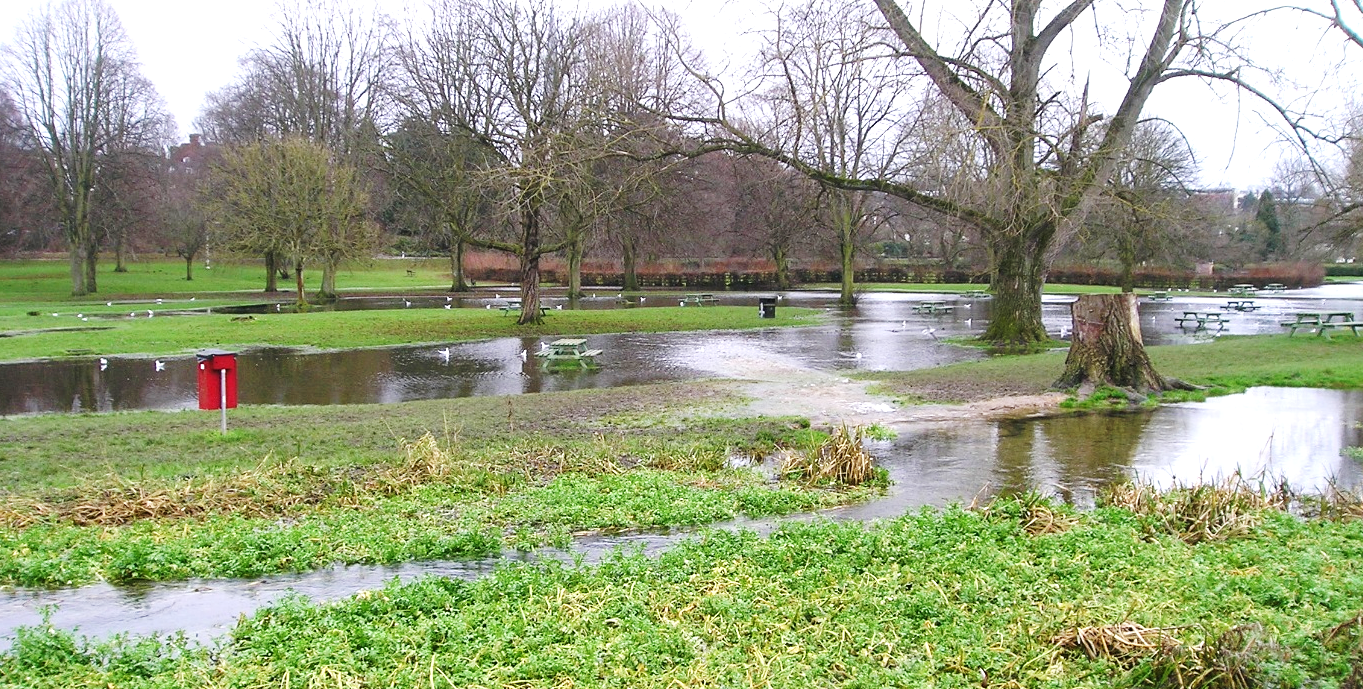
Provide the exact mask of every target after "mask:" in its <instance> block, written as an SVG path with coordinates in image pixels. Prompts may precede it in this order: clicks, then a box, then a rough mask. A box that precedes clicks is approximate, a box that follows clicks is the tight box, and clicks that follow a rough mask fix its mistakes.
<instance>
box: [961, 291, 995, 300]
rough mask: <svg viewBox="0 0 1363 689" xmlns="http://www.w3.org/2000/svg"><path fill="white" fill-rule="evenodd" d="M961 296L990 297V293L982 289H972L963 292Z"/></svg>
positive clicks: (970, 297) (967, 297)
mask: <svg viewBox="0 0 1363 689" xmlns="http://www.w3.org/2000/svg"><path fill="white" fill-rule="evenodd" d="M961 296H963V297H965V298H966V299H988V298H989V293H988V292H986V291H984V290H982V289H972V290H968V291H966V292H963V293H962V294H961Z"/></svg>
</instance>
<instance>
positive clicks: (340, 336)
mask: <svg viewBox="0 0 1363 689" xmlns="http://www.w3.org/2000/svg"><path fill="white" fill-rule="evenodd" d="M116 308H117V309H118V310H117V311H115V309H116ZM106 311H107V312H111V313H119V312H126V309H125V308H120V307H107V306H103V305H100V306H99V307H97V308H94V309H92V310H91V311H90V314H87V315H95V316H98V315H100V314H101V313H102V312H106ZM819 313H821V312H820V311H817V310H814V309H799V308H785V309H781V310H780V311H779V312H778V314H777V317H776V318H771V319H760V318H758V317H757V312H756V310H755V309H752V308H748V307H740V306H715V307H708V308H703V309H698V308H681V307H664V308H647V309H619V310H602V311H552V312H550V313H549V315H548V316H546V317H545V319H544V322H543V323H542V324H541V325H537V326H519V325H516V318H515V316H514V315H508V314H504V313H502V312H501V311H499V310H496V309H491V310H485V309H452V310H446V309H401V310H398V309H394V310H387V311H334V312H315V313H299V314H264V315H260V316H255V317H253V318H251V319H249V320H235V319H234V317H232V316H227V315H218V314H210V315H196V316H178V317H174V318H155V317H153V318H127V317H121V318H114V319H112V320H103V319H98V318H92V319H91V320H90V321H88V322H81V321H78V320H76V319H75V318H74V317H71V318H53V317H51V315H40V316H22V315H21V316H9V317H0V331H8V332H9V333H10V334H12V335H13V336H11V337H0V361H12V360H16V359H33V358H46V357H54V356H61V355H63V353H65V352H67V351H68V350H76V351H81V352H86V353H97V354H181V353H189V352H192V351H194V350H196V349H202V348H206V347H225V348H229V349H240V348H244V347H250V346H252V345H262V344H269V345H275V346H296V347H316V348H321V349H342V348H349V347H377V346H385V345H402V344H416V343H423V342H457V341H463V340H477V339H485V338H491V337H542V336H550V335H564V334H574V335H591V334H597V333H618V332H666V331H682V330H737V329H747V328H765V327H780V326H790V325H801V324H814V323H817V322H818V320H817V316H818V314H819ZM60 327H66V328H73V327H75V328H99V329H82V330H76V331H72V330H61V329H58V330H51V329H52V328H60Z"/></svg>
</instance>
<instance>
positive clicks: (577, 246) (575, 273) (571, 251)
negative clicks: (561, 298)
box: [568, 235, 586, 299]
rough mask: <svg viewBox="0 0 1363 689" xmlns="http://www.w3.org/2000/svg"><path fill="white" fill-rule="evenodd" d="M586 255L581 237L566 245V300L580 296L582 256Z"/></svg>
mask: <svg viewBox="0 0 1363 689" xmlns="http://www.w3.org/2000/svg"><path fill="white" fill-rule="evenodd" d="M584 253H586V251H585V249H584V247H583V246H582V237H581V236H580V235H579V236H578V238H577V239H576V240H574V241H573V242H572V243H570V244H568V298H569V299H577V298H578V297H580V296H582V255H583V254H584Z"/></svg>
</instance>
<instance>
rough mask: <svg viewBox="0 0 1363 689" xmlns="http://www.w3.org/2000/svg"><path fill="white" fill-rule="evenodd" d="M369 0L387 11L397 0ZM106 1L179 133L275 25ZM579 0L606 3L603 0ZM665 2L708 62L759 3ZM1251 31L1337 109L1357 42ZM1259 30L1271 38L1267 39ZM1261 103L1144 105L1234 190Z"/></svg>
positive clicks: (169, 6)
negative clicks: (1175, 128) (1170, 125)
mask: <svg viewBox="0 0 1363 689" xmlns="http://www.w3.org/2000/svg"><path fill="white" fill-rule="evenodd" d="M370 1H372V2H376V3H377V4H379V5H380V6H381V7H382V9H383V10H384V11H386V12H389V13H392V14H395V15H396V14H401V13H402V10H403V7H404V6H405V5H406V4H407V3H406V0H370ZM418 1H419V0H418ZM569 1H571V0H569ZM109 2H110V4H111V5H112V6H113V7H114V8H115V10H116V11H117V12H118V14H119V17H120V18H121V20H122V22H123V25H124V28H125V29H126V31H127V32H128V35H129V36H130V37H131V39H132V41H133V42H134V44H135V45H136V48H137V51H138V55H139V57H140V58H141V61H142V67H143V73H144V74H145V75H146V76H147V77H148V78H149V79H151V81H152V82H153V83H154V84H155V85H156V88H157V90H158V91H159V92H160V93H161V96H162V97H163V98H164V99H165V100H166V102H167V104H168V105H169V108H170V110H171V112H172V113H173V114H174V116H175V120H176V124H177V125H178V126H179V129H180V132H181V134H182V135H185V136H187V135H188V134H189V133H190V132H191V131H192V127H193V123H194V119H195V118H196V117H197V116H198V113H199V109H200V108H201V106H202V104H203V98H204V95H205V94H206V93H207V92H209V91H213V90H217V89H219V88H221V87H222V86H224V85H225V84H227V83H229V82H231V81H232V80H233V79H234V78H235V77H236V74H237V58H238V57H240V56H241V55H242V54H244V53H245V52H247V51H248V50H250V49H251V48H253V47H255V46H257V45H260V44H264V43H267V42H268V41H269V40H270V31H271V29H272V28H273V27H274V26H275V24H276V6H275V0H233V1H232V2H183V0H181V1H176V2H171V1H169V0H109ZM582 2H583V4H584V5H588V6H608V5H610V4H612V3H611V2H609V0H582ZM901 2H903V0H901ZM46 3H47V0H5V2H4V8H3V9H0V42H4V43H10V42H11V41H12V39H13V36H14V32H15V30H16V28H17V26H18V25H19V24H20V23H21V22H22V21H23V20H24V19H25V18H27V17H28V16H30V15H31V14H32V13H33V12H34V11H35V10H36V9H37V8H39V7H41V6H43V5H45V4H46ZM903 4H904V6H906V7H908V6H909V3H907V2H904V3H903ZM1212 4H1217V3H1212ZM1219 4H1223V5H1230V6H1231V7H1229V8H1228V11H1235V12H1240V11H1243V7H1244V5H1245V3H1243V2H1227V3H1219ZM667 5H668V6H669V7H670V8H671V9H673V11H676V12H678V13H679V14H680V15H681V16H682V17H683V19H684V20H686V21H687V23H688V26H689V27H690V30H691V32H692V34H693V35H695V36H696V38H697V42H698V43H699V44H700V45H701V47H702V48H703V49H705V50H706V52H707V54H709V55H710V56H711V59H712V61H717V60H718V59H719V58H718V56H716V55H714V53H715V52H717V51H721V50H726V49H729V48H732V47H733V46H737V45H743V44H745V43H746V42H747V40H746V39H744V38H742V36H741V35H740V33H739V32H740V31H741V30H742V29H743V28H744V27H745V26H752V25H753V24H754V23H755V22H757V21H760V20H761V18H762V17H763V16H764V14H765V10H764V9H763V8H764V7H765V6H766V5H765V4H764V3H762V2H760V1H758V0H680V1H679V2H670V3H667ZM1090 21H1091V20H1090ZM1297 27H1301V28H1300V30H1296V29H1297ZM1260 33H1261V34H1263V35H1265V36H1266V38H1264V39H1262V40H1261V41H1260V42H1259V43H1258V44H1256V45H1255V49H1256V51H1261V52H1259V53H1256V55H1259V54H1262V56H1263V58H1264V59H1263V62H1265V63H1266V64H1270V65H1278V66H1285V67H1286V68H1287V69H1288V70H1289V72H1290V73H1291V74H1292V76H1293V78H1294V79H1295V80H1296V81H1297V82H1299V83H1300V84H1301V85H1302V86H1303V87H1305V89H1306V90H1308V91H1309V90H1312V89H1316V88H1318V87H1320V86H1321V85H1322V84H1323V85H1324V87H1325V88H1324V90H1323V91H1322V92H1321V93H1319V94H1318V95H1317V96H1315V98H1316V101H1317V102H1319V103H1320V104H1321V107H1322V108H1327V107H1328V108H1334V109H1338V108H1339V107H1340V103H1341V99H1342V98H1347V97H1350V96H1349V95H1348V94H1352V93H1355V92H1356V91H1357V89H1356V86H1357V82H1356V81H1354V80H1353V79H1352V78H1350V77H1347V76H1345V75H1344V74H1345V73H1346V72H1348V71H1349V70H1347V69H1346V70H1341V69H1340V67H1339V64H1340V63H1341V62H1343V61H1344V60H1345V59H1346V57H1347V56H1348V55H1350V54H1351V53H1350V52H1349V50H1353V51H1357V52H1356V53H1352V54H1356V55H1357V56H1358V57H1359V58H1360V59H1359V60H1358V62H1363V49H1358V48H1351V49H1349V50H1346V49H1344V48H1343V47H1342V43H1341V42H1340V41H1339V40H1338V39H1337V38H1335V37H1334V36H1327V38H1326V39H1325V40H1323V41H1322V40H1321V36H1322V31H1321V30H1320V27H1319V25H1317V24H1309V23H1307V22H1304V21H1298V20H1296V19H1293V18H1291V17H1284V16H1279V17H1275V18H1274V19H1273V20H1272V21H1271V22H1269V23H1266V24H1265V25H1264V27H1263V29H1262V30H1261V31H1260ZM1269 35H1272V36H1275V37H1276V38H1272V39H1269V38H1267V36H1269ZM1114 86H1118V84H1114ZM1120 86H1122V87H1124V84H1121V85H1120ZM1261 111H1262V108H1261V107H1259V106H1257V105H1256V104H1254V103H1253V102H1252V101H1251V100H1246V99H1245V98H1244V97H1243V96H1241V95H1239V94H1237V93H1235V92H1234V91H1232V90H1230V89H1221V90H1220V95H1218V94H1216V93H1213V92H1212V90H1210V89H1208V88H1206V87H1205V86H1202V85H1200V84H1199V83H1197V82H1193V81H1191V80H1189V81H1187V83H1184V84H1169V85H1164V86H1161V87H1160V88H1159V89H1157V90H1156V93H1155V96H1154V97H1153V98H1152V100H1151V102H1150V105H1149V106H1148V107H1147V109H1146V114H1147V115H1152V114H1153V115H1158V116H1162V117H1168V118H1169V119H1171V120H1173V121H1174V122H1175V123H1176V124H1178V125H1179V126H1180V127H1181V128H1182V129H1183V130H1184V131H1185V133H1186V134H1187V135H1188V136H1189V138H1190V139H1191V140H1192V141H1193V143H1194V146H1195V148H1196V150H1197V152H1198V155H1199V158H1200V161H1201V163H1202V179H1201V183H1202V185H1203V186H1207V187H1212V186H1231V187H1236V188H1241V189H1244V188H1252V187H1258V186H1261V185H1263V184H1265V183H1266V180H1267V179H1268V178H1269V176H1270V175H1271V174H1272V172H1273V168H1274V165H1275V164H1276V162H1277V161H1278V159H1279V158H1280V157H1281V155H1282V151H1281V149H1279V148H1278V147H1276V146H1275V145H1274V144H1273V141H1274V139H1275V135H1274V134H1272V133H1271V132H1269V131H1267V129H1266V127H1265V126H1264V125H1263V124H1262V120H1263V117H1264V115H1262V114H1261ZM1270 119H1271V116H1270Z"/></svg>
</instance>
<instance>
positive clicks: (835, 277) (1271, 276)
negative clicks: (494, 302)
mask: <svg viewBox="0 0 1363 689" xmlns="http://www.w3.org/2000/svg"><path fill="white" fill-rule="evenodd" d="M1350 267H1352V266H1350ZM477 273H478V274H476V275H475V276H474V277H475V278H476V279H478V280H493V281H502V282H515V281H517V280H518V279H519V275H518V274H517V273H516V270H515V269H513V268H495V269H485V270H483V271H477ZM1332 274H1335V273H1333V272H1332ZM1354 274H1360V273H1354ZM542 276H543V278H544V279H545V280H546V281H550V282H557V283H565V282H567V275H566V274H564V273H562V272H561V271H560V270H557V269H548V270H545V271H544V272H543V275H542ZM637 278H638V283H639V286H640V287H656V288H664V289H696V290H714V291H724V290H735V291H745V290H770V289H773V288H775V286H776V284H777V279H776V272H775V271H767V270H746V271H744V270H682V271H656V270H648V271H640V272H639V273H638V276H637ZM841 280H842V273H841V271H838V270H836V269H815V268H793V269H791V270H790V281H791V283H792V284H794V285H807V284H820V283H836V282H839V281H841ZM1324 280H1325V268H1324V267H1323V266H1320V265H1318V264H1312V263H1281V264H1269V265H1263V266H1255V267H1252V268H1247V269H1243V270H1227V271H1222V270H1218V271H1216V272H1215V273H1214V274H1212V275H1198V274H1196V273H1194V272H1193V271H1186V270H1183V271H1181V270H1173V269H1168V268H1142V269H1137V270H1135V271H1133V272H1132V283H1133V285H1134V286H1135V287H1140V288H1146V289H1196V290H1213V289H1215V290H1223V289H1226V288H1228V287H1231V286H1232V285H1238V284H1254V285H1257V286H1260V287H1262V286H1263V285H1266V284H1270V283H1278V284H1281V285H1284V286H1286V287H1289V288H1297V287H1315V286H1317V285H1319V284H1321V283H1322V282H1324ZM624 281H625V276H624V273H622V272H620V271H611V270H604V271H583V273H582V286H583V287H618V286H619V285H622V284H624ZM856 281H857V282H858V283H863V284H864V283H877V282H879V283H921V284H933V283H939V284H967V283H974V284H987V283H988V282H989V275H988V274H987V273H980V272H975V271H966V270H955V269H943V268H941V267H938V266H928V265H919V266H893V267H882V268H866V269H862V270H858V271H857V274H856ZM1047 281H1048V282H1053V283H1063V284H1073V285H1111V286H1116V285H1119V284H1121V272H1120V271H1119V270H1117V269H1115V268H1104V267H1097V266H1060V267H1056V268H1052V269H1051V271H1050V274H1049V276H1048V277H1047Z"/></svg>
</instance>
